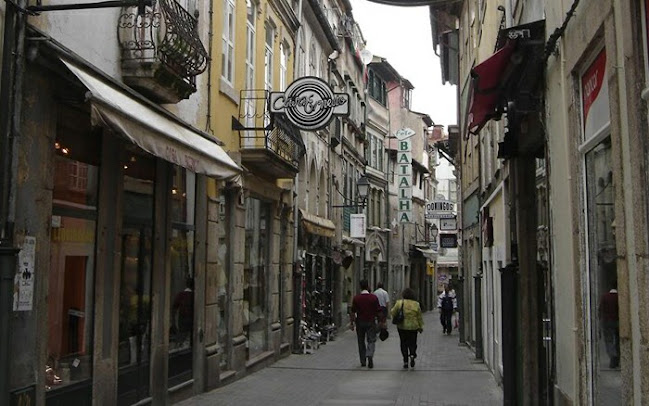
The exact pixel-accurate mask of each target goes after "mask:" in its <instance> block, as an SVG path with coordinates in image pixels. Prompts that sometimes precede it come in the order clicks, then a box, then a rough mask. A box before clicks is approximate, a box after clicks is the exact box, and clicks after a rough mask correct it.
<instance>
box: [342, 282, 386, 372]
mask: <svg viewBox="0 0 649 406" xmlns="http://www.w3.org/2000/svg"><path fill="white" fill-rule="evenodd" d="M360 285H361V293H359V294H358V295H356V296H354V299H353V300H352V310H351V313H350V314H349V321H350V323H351V329H352V331H354V328H356V337H357V338H358V355H359V357H360V360H361V366H365V365H366V360H367V367H368V368H374V360H373V357H374V347H375V345H376V334H377V333H378V329H377V325H376V320H377V319H378V320H379V322H383V316H382V315H381V306H380V305H379V299H378V298H377V297H376V295H374V294H373V293H370V292H369V287H370V285H369V283H368V282H367V280H366V279H363V280H362V281H361V282H360ZM366 342H367V345H366Z"/></svg>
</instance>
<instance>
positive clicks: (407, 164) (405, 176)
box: [396, 128, 415, 223]
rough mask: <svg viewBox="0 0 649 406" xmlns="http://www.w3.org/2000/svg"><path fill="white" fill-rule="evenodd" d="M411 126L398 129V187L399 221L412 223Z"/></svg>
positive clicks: (413, 133) (412, 132) (412, 133)
mask: <svg viewBox="0 0 649 406" xmlns="http://www.w3.org/2000/svg"><path fill="white" fill-rule="evenodd" d="M413 135H415V132H414V131H413V130H411V129H410V128H402V129H401V130H399V131H397V134H396V137H397V188H398V190H399V195H398V198H399V203H398V204H399V205H398V210H399V211H398V215H397V216H398V219H399V223H412V222H413V220H412V136H413Z"/></svg>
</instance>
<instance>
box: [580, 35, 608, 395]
mask: <svg viewBox="0 0 649 406" xmlns="http://www.w3.org/2000/svg"><path fill="white" fill-rule="evenodd" d="M602 50H605V47H604V46H602V47H601V48H600V49H598V50H597V51H596V52H593V53H592V55H591V56H590V58H589V59H588V60H587V61H586V63H585V64H584V67H583V69H582V70H581V71H580V72H579V75H578V76H577V79H578V80H577V88H578V90H579V95H578V101H579V127H580V134H581V135H580V136H581V144H579V147H578V148H577V149H578V151H579V155H580V156H579V158H580V160H581V177H582V184H581V188H582V202H583V203H582V204H583V208H584V210H583V219H584V228H585V233H584V237H583V238H584V249H585V251H584V252H585V253H586V255H585V260H584V261H583V265H582V272H583V274H584V276H585V281H586V283H585V284H583V285H582V286H583V288H584V292H583V294H582V299H583V303H584V305H583V310H584V311H585V312H586V314H587V317H584V320H583V322H584V324H585V325H584V329H585V331H586V335H585V338H586V340H585V341H586V349H587V350H586V360H587V362H586V365H587V369H588V377H589V378H594V376H595V373H596V367H595V364H594V362H595V360H594V359H593V353H594V351H597V349H595V348H594V346H595V345H596V344H597V343H596V342H593V339H592V334H591V333H592V329H593V324H592V315H593V314H592V309H593V303H592V302H593V300H592V299H593V298H592V284H591V278H592V273H591V264H590V229H591V228H592V226H591V224H590V222H589V221H588V212H589V208H588V185H587V184H586V180H587V168H586V155H588V153H589V152H590V151H592V150H593V149H594V148H595V147H596V146H598V145H599V144H600V143H602V142H603V141H604V140H606V139H607V138H609V137H610V136H611V120H610V116H609V121H608V123H607V124H605V125H604V126H603V127H602V128H600V129H599V130H598V131H596V132H595V133H594V134H593V135H591V136H590V137H588V138H586V134H585V131H584V120H585V118H584V110H583V106H582V103H583V100H584V96H583V86H582V78H583V75H584V74H585V73H586V70H587V69H588V68H589V67H590V66H591V64H592V63H593V62H594V61H595V59H596V58H597V57H598V56H599V54H600V52H602ZM606 51H607V58H608V50H606ZM604 80H607V78H606V77H605V78H604ZM596 392H597V388H596V387H595V379H590V382H589V384H588V388H587V395H586V396H587V398H588V403H589V404H593V403H594V402H595V394H596Z"/></svg>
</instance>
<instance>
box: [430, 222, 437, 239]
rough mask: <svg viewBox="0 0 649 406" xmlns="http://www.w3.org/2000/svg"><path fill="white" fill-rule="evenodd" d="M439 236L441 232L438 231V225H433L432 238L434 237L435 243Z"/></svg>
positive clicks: (431, 228)
mask: <svg viewBox="0 0 649 406" xmlns="http://www.w3.org/2000/svg"><path fill="white" fill-rule="evenodd" d="M437 234H439V230H438V229H437V224H435V223H433V224H432V225H431V226H430V236H431V237H433V241H435V242H436V241H437Z"/></svg>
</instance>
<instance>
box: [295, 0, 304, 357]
mask: <svg viewBox="0 0 649 406" xmlns="http://www.w3.org/2000/svg"><path fill="white" fill-rule="evenodd" d="M298 21H299V22H300V26H299V27H298V29H297V33H296V34H297V35H296V36H297V41H296V45H295V58H294V59H293V77H295V76H296V74H297V72H298V68H299V63H300V62H299V59H300V58H299V55H300V54H299V49H300V46H301V45H302V44H301V41H300V38H301V36H300V35H299V34H300V30H303V29H304V28H303V25H302V0H299V2H298ZM300 136H301V135H300ZM305 147H306V146H305ZM299 182H300V172H298V173H297V174H296V175H295V181H294V182H293V350H294V351H297V350H298V349H299V348H300V342H299V341H300V328H301V325H300V322H301V321H302V291H301V290H302V269H301V268H302V260H301V258H299V256H298V253H297V233H298V221H299V219H298V208H299V205H298V202H299V199H298V187H297V186H298V184H299Z"/></svg>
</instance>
